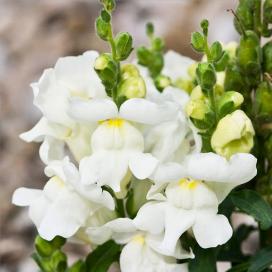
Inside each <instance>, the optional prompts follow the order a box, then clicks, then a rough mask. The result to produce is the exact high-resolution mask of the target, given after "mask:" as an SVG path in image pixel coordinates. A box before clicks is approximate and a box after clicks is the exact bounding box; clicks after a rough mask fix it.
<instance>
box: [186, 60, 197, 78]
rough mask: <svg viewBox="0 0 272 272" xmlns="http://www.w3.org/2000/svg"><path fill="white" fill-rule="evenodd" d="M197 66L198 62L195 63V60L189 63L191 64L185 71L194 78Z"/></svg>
mask: <svg viewBox="0 0 272 272" xmlns="http://www.w3.org/2000/svg"><path fill="white" fill-rule="evenodd" d="M197 66H198V63H197V62H194V63H193V64H191V65H190V66H189V67H188V70H187V72H188V75H189V76H190V77H191V78H195V76H196V69H197Z"/></svg>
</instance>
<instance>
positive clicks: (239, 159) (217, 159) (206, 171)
mask: <svg viewBox="0 0 272 272" xmlns="http://www.w3.org/2000/svg"><path fill="white" fill-rule="evenodd" d="M256 162H257V160H256V158H255V157H254V156H253V155H251V154H246V153H240V154H235V155H233V156H232V157H231V158H230V160H229V161H227V160H226V159H225V158H224V157H221V156H219V155H217V154H214V153H200V154H193V155H191V156H188V157H187V159H186V161H185V167H186V168H187V174H188V176H189V177H191V178H193V179H198V180H205V181H214V182H230V183H236V184H237V185H239V184H242V183H245V182H247V181H249V180H251V179H252V178H253V177H254V176H255V175H256V174H257V169H256Z"/></svg>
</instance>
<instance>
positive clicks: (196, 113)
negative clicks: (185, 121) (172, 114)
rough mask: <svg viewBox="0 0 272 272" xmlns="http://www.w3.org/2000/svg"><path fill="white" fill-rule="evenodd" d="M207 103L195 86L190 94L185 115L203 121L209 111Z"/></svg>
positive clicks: (198, 87)
mask: <svg viewBox="0 0 272 272" xmlns="http://www.w3.org/2000/svg"><path fill="white" fill-rule="evenodd" d="M208 101H209V100H208V99H207V98H206V96H205V95H204V94H203V92H202V90H201V87H200V86H196V87H195V88H194V89H193V91H192V93H191V97H190V101H189V102H188V104H187V105H186V113H187V115H188V116H189V117H191V118H194V119H197V120H203V119H204V118H205V115H206V113H208V112H209V110H210V109H209V102H208Z"/></svg>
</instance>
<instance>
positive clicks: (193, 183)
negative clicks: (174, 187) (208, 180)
mask: <svg viewBox="0 0 272 272" xmlns="http://www.w3.org/2000/svg"><path fill="white" fill-rule="evenodd" d="M200 183H201V181H198V180H190V179H187V178H183V179H180V180H179V186H180V187H181V188H182V189H188V190H194V189H195V188H196V187H197V186H198V185H199V184H200Z"/></svg>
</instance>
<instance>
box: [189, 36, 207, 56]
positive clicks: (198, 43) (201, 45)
mask: <svg viewBox="0 0 272 272" xmlns="http://www.w3.org/2000/svg"><path fill="white" fill-rule="evenodd" d="M191 44H192V46H193V48H194V49H195V51H197V52H204V50H205V39H204V37H203V35H202V34H201V33H199V32H193V33H192V35H191Z"/></svg>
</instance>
